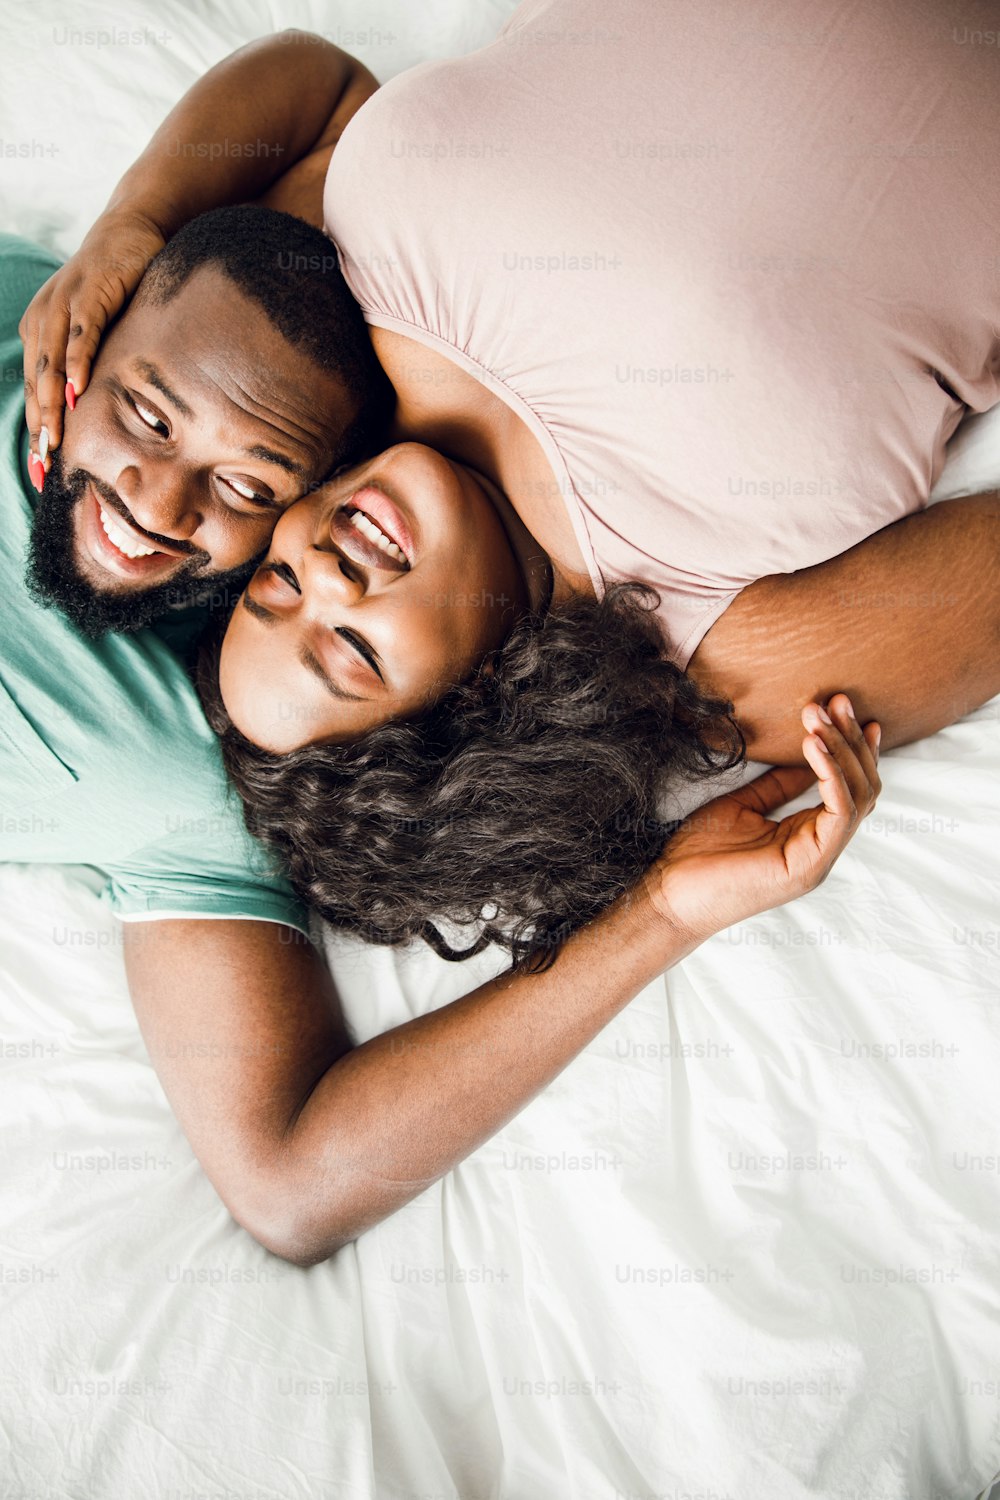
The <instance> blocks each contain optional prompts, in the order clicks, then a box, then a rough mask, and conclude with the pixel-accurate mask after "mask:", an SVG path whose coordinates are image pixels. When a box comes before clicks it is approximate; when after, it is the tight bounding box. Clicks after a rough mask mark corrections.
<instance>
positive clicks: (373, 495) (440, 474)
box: [219, 443, 528, 754]
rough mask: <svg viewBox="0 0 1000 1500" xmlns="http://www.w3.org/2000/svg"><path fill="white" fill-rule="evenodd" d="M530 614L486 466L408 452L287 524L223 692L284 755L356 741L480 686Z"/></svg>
mask: <svg viewBox="0 0 1000 1500" xmlns="http://www.w3.org/2000/svg"><path fill="white" fill-rule="evenodd" d="M527 607H528V592H527V587H526V584H525V580H524V577H523V574H522V571H521V567H520V565H519V563H518V560H517V558H516V557H515V554H514V551H513V549H512V547H511V544H510V541H509V540H508V536H507V532H506V530H505V528H504V525H503V522H502V521H501V519H500V515H499V513H498V511H497V509H496V507H495V506H494V504H493V502H492V501H491V500H490V498H489V496H488V495H487V492H486V490H485V489H484V488H483V485H482V483H481V482H480V480H479V479H478V478H477V476H476V475H475V474H474V472H473V471H472V470H471V469H467V468H465V467H464V466H463V465H462V464H458V463H452V462H451V461H450V460H449V459H447V458H445V457H444V456H443V455H442V454H440V453H437V452H436V451H435V450H434V449H433V448H426V447H424V446H423V445H422V444H419V443H401V444H399V445H398V446H397V447H394V448H388V449H386V451H385V452H384V453H380V454H379V455H378V457H377V458H373V459H369V460H367V461H366V462H365V463H363V464H359V465H358V467H357V468H355V469H352V470H351V471H350V472H349V473H345V474H342V475H339V476H338V477H337V478H335V479H333V480H331V481H330V482H329V483H328V484H326V485H324V486H323V488H322V489H319V490H316V491H314V492H313V493H312V494H310V495H307V496H305V498H304V499H302V500H299V501H297V502H296V504H294V505H292V506H290V507H289V509H288V510H286V511H285V513H284V515H283V516H282V517H281V518H280V520H279V521H278V524H277V526H276V527H275V528H274V534H273V536H272V538H271V546H270V550H269V552H268V554H267V557H266V559H265V560H264V562H263V563H262V564H261V565H260V567H259V568H258V569H257V571H256V573H255V574H254V576H253V578H252V579H251V580H250V582H249V584H248V585H247V588H246V590H245V591H244V593H243V594H242V596H241V598H240V601H239V603H238V604H237V606H236V608H235V610H234V611H233V616H232V619H231V621H230V623H229V628H228V629H227V631H226V636H225V640H224V642H223V646H222V656H221V661H220V666H219V685H220V689H221V692H222V699H223V702H224V703H225V706H226V711H227V712H228V714H229V716H230V718H231V719H232V721H233V723H234V724H235V725H236V728H237V729H239V730H240V732H241V733H242V734H244V735H245V736H246V737H247V739H249V740H252V741H253V742H254V744H257V745H260V746H262V747H263V748H264V749H266V750H271V751H274V752H275V753H278V754H283V753H284V752H286V751H289V750H293V749H295V748H297V747H298V746H300V745H305V744H310V743H313V742H315V741H318V740H334V741H340V740H350V739H355V738H357V737H358V736H359V735H362V734H364V733H365V732H366V731H368V730H370V729H372V728H374V727H375V726H376V725H378V724H382V723H385V722H386V721H387V720H389V719H397V718H401V717H404V716H406V715H408V714H412V713H414V712H415V711H417V710H419V709H420V708H422V707H424V706H427V705H429V704H431V703H433V702H434V701H435V700H436V699H437V698H439V697H441V695H442V694H443V693H444V692H445V691H447V689H448V688H449V687H450V686H452V685H453V684H454V683H457V682H461V681H463V680H464V679H466V678H467V677H469V676H470V674H471V673H472V672H473V671H474V670H475V668H476V666H477V665H478V663H479V662H480V660H481V659H482V657H483V656H484V655H485V654H486V653H487V652H488V651H491V650H493V649H494V648H495V647H496V646H498V645H500V644H501V642H502V641H503V640H504V639H505V638H506V637H507V635H508V634H509V633H510V630H511V628H512V626H513V625H514V622H515V621H516V619H517V618H518V616H519V615H520V614H521V613H522V612H523V611H524V610H525V609H526V608H527Z"/></svg>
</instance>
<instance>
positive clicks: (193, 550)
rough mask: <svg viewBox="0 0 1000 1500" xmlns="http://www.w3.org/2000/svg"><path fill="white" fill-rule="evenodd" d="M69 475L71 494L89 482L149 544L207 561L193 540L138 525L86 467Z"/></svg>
mask: <svg viewBox="0 0 1000 1500" xmlns="http://www.w3.org/2000/svg"><path fill="white" fill-rule="evenodd" d="M69 477H70V485H71V488H72V490H73V494H74V495H75V496H76V497H77V499H79V498H80V497H81V496H82V495H83V492H84V490H85V488H86V486H87V485H88V484H89V485H90V486H91V488H92V489H93V490H94V493H95V494H97V495H99V496H100V497H101V500H102V501H103V502H104V504H105V505H106V506H107V508H108V510H113V511H114V512H115V514H116V515H118V516H121V518H122V520H123V521H125V522H127V523H128V525H129V526H131V527H133V528H134V529H135V530H136V531H137V532H139V534H140V535H141V536H144V537H146V538H147V539H148V541H149V543H150V545H151V546H153V547H155V546H157V544H158V543H159V544H160V546H161V548H162V550H164V551H167V552H182V553H183V554H184V555H185V557H198V558H201V559H202V562H203V564H204V563H207V562H208V561H209V555H208V553H207V552H205V551H204V550H203V549H202V548H201V547H196V546H195V545H194V544H193V542H181V541H177V540H175V538H174V537H171V536H160V535H158V533H157V532H155V531H147V530H146V528H145V526H140V525H139V522H138V521H137V520H136V519H135V517H134V516H132V515H131V514H130V513H129V510H128V507H127V506H126V505H125V503H124V501H123V500H122V499H121V498H120V496H119V495H118V493H117V492H116V491H115V490H113V489H112V488H111V486H110V485H108V484H105V483H104V481H103V480H102V479H98V478H97V476H96V474H89V473H88V472H87V470H86V469H74V470H73V471H72V473H71V474H70V476H69Z"/></svg>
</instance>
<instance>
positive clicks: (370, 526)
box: [347, 510, 409, 563]
mask: <svg viewBox="0 0 1000 1500" xmlns="http://www.w3.org/2000/svg"><path fill="white" fill-rule="evenodd" d="M347 519H348V520H349V521H350V523H351V525H352V526H353V527H354V528H355V530H357V531H360V532H361V535H362V536H366V537H367V538H368V540H369V541H370V542H374V543H375V545H376V547H381V548H382V551H383V552H388V554H389V556H390V557H394V558H396V560H397V561H398V562H404V563H405V562H408V561H409V559H408V558H407V556H406V553H405V552H404V551H403V549H402V547H398V546H397V545H396V543H395V542H394V541H393V540H392V538H391V537H387V536H386V534H385V532H384V531H383V530H382V529H381V527H379V526H376V525H375V522H374V521H372V520H370V519H369V517H368V516H366V515H365V513H364V511H363V510H352V511H351V513H350V515H349V516H348V518H347Z"/></svg>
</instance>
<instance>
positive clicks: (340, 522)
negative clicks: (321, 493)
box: [330, 499, 409, 573]
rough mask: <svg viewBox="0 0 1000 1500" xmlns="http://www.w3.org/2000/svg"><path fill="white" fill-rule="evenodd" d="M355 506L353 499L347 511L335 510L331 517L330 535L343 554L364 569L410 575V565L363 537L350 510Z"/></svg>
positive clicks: (349, 502) (343, 509)
mask: <svg viewBox="0 0 1000 1500" xmlns="http://www.w3.org/2000/svg"><path fill="white" fill-rule="evenodd" d="M353 504H354V502H353V499H352V500H350V501H348V502H347V508H346V509H345V508H341V509H339V510H335V511H334V513H333V515H332V516H331V517H330V535H331V537H332V538H333V540H334V542H335V543H336V545H337V546H338V547H339V548H340V550H341V552H343V553H345V554H346V555H347V556H348V557H349V558H350V559H351V561H352V562H356V563H360V564H361V566H362V567H364V568H384V569H385V571H386V572H387V573H408V572H409V563H406V562H403V561H402V559H401V558H398V557H393V556H392V555H391V554H390V553H388V552H384V551H383V550H382V548H381V547H380V546H378V544H377V543H376V542H372V541H369V539H368V537H366V536H363V535H362V534H361V532H360V531H359V530H358V529H357V527H356V526H355V525H354V524H353V523H352V521H351V518H350V515H349V514H348V509H350V508H351V507H352V506H353ZM358 508H359V509H360V507H358ZM396 545H397V546H398V545H399V544H398V543H397V544H396Z"/></svg>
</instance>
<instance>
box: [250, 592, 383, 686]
mask: <svg viewBox="0 0 1000 1500" xmlns="http://www.w3.org/2000/svg"><path fill="white" fill-rule="evenodd" d="M240 603H241V604H242V605H243V608H244V609H245V610H246V612H247V614H249V615H253V617H254V619H255V620H260V622H261V624H262V625H274V624H275V623H276V621H277V619H278V616H277V615H275V614H272V613H271V611H270V610H269V609H265V608H264V606H263V604H258V603H257V601H256V599H251V597H250V594H249V591H248V590H247V589H244V590H243V594H242V596H241V598H240ZM299 661H300V662H301V663H302V665H303V666H304V667H307V668H308V669H309V671H310V672H312V674H313V676H314V677H318V678H319V680H320V682H321V683H322V684H323V686H324V687H325V688H326V690H327V692H328V693H331V694H332V695H333V697H334V698H347V699H349V700H350V702H351V703H370V702H371V699H370V698H363V697H362V696H361V694H360V693H349V692H348V691H347V689H346V688H342V687H341V686H340V684H339V683H338V682H335V681H334V680H333V678H332V677H331V676H330V674H329V672H328V671H327V670H326V668H325V667H324V665H323V663H322V662H321V661H320V660H319V658H318V657H316V656H314V655H313V653H312V652H311V651H310V650H309V647H308V646H305V647H303V649H302V651H301V652H300V653H299Z"/></svg>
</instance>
